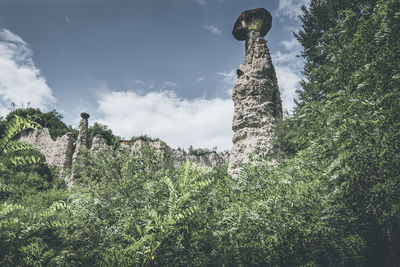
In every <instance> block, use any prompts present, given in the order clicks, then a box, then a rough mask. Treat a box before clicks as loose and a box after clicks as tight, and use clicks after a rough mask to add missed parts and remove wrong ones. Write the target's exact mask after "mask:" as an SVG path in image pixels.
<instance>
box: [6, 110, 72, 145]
mask: <svg viewBox="0 0 400 267" xmlns="http://www.w3.org/2000/svg"><path fill="white" fill-rule="evenodd" d="M15 115H18V116H20V117H23V118H27V117H28V116H29V117H31V118H33V121H35V122H36V123H38V124H40V125H41V126H42V127H43V128H47V129H49V133H50V136H51V138H52V139H53V140H56V139H57V137H60V136H63V135H64V134H66V133H67V132H72V133H73V134H74V137H75V138H76V137H77V136H78V131H77V130H75V129H73V128H72V127H71V126H67V125H66V124H65V123H64V122H62V118H63V116H62V115H61V114H60V113H58V112H57V111H56V110H52V111H49V112H46V113H42V112H41V111H40V110H39V109H37V108H26V109H22V108H19V109H15V110H13V111H11V112H10V113H9V114H8V115H7V116H6V118H5V120H4V121H2V122H0V130H1V129H2V128H4V125H5V124H6V123H8V122H9V121H10V120H11V119H12V118H13V117H14V116H15Z"/></svg>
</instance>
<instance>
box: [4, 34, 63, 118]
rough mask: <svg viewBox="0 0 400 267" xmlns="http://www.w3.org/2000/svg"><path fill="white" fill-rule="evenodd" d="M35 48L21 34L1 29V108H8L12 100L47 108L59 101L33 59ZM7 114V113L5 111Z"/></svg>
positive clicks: (19, 104)
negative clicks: (33, 49) (32, 48)
mask: <svg viewBox="0 0 400 267" xmlns="http://www.w3.org/2000/svg"><path fill="white" fill-rule="evenodd" d="M32 55H33V52H32V50H31V48H30V47H29V45H28V44H27V43H26V42H25V41H24V40H22V38H21V37H19V36H18V35H16V34H14V33H12V32H10V31H9V30H6V29H0V70H1V71H0V97H1V99H0V110H1V112H7V111H9V107H10V105H11V103H14V104H15V105H16V106H17V107H22V106H26V105H27V104H28V103H29V104H30V106H31V107H37V108H40V109H46V108H48V107H49V106H50V105H52V104H54V103H55V102H56V99H55V98H54V96H53V91H52V90H51V89H50V88H49V87H48V85H47V84H46V79H45V78H44V77H43V75H42V74H41V73H40V70H39V69H38V68H37V67H36V66H35V64H34V63H33V60H32ZM2 115H5V114H2Z"/></svg>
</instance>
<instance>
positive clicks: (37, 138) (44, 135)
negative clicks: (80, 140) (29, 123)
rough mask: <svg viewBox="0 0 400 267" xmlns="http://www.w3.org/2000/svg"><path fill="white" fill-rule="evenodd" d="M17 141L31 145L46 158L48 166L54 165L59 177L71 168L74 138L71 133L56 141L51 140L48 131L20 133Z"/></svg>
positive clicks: (45, 129)
mask: <svg viewBox="0 0 400 267" xmlns="http://www.w3.org/2000/svg"><path fill="white" fill-rule="evenodd" d="M19 141H22V142H27V143H29V144H32V145H33V146H34V147H36V149H38V150H39V151H40V152H42V153H43V154H44V155H45V157H46V163H47V164H48V165H55V166H57V167H58V168H60V170H61V176H63V175H64V171H65V170H66V169H69V168H71V166H72V154H73V153H74V138H73V136H72V133H67V134H65V135H63V136H61V137H59V138H57V140H56V141H53V139H51V136H50V133H49V130H48V129H47V128H44V129H43V130H41V131H37V130H35V131H29V132H25V133H22V134H21V136H20V138H19Z"/></svg>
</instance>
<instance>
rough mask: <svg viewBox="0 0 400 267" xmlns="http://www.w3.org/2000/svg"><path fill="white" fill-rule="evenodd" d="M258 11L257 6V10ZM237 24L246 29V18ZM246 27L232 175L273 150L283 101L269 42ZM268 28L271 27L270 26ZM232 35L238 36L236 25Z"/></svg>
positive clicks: (236, 102) (235, 90)
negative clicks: (244, 55)
mask: <svg viewBox="0 0 400 267" xmlns="http://www.w3.org/2000/svg"><path fill="white" fill-rule="evenodd" d="M259 10H260V9H256V11H257V12H258V11H259ZM249 11H250V15H252V14H257V12H255V10H249ZM249 11H245V12H249ZM264 11H265V12H268V11H266V10H265V9H262V12H264ZM245 12H243V13H242V15H241V16H240V17H239V19H241V18H242V19H243V17H244V18H245V19H247V23H248V22H249V19H248V17H246V16H243V14H244V13H245ZM268 14H269V13H268ZM245 15H246V14H245ZM259 17H260V16H259V15H258V18H259ZM239 19H238V20H239ZM243 21H244V20H243ZM251 21H252V20H250V22H251ZM267 22H268V21H267ZM269 23H270V22H269ZM236 24H238V25H240V26H241V28H240V30H241V31H242V32H243V25H244V26H246V21H244V22H242V23H238V22H236V23H235V26H236ZM259 25H260V24H259ZM261 25H262V24H261ZM247 26H248V28H249V29H250V30H249V31H248V33H247V38H245V40H246V58H245V61H244V63H243V64H241V65H240V67H239V69H238V70H237V78H236V82H235V86H234V88H233V91H232V99H233V102H234V107H235V110H234V117H233V124H232V129H233V131H234V136H233V148H232V151H231V154H230V157H229V167H228V172H229V174H230V175H232V176H233V177H237V175H238V173H239V171H240V169H241V167H242V165H243V164H245V163H247V162H249V161H250V159H254V160H257V158H259V157H263V156H267V155H269V154H270V153H271V152H272V144H271V140H272V138H273V128H274V125H275V124H276V122H277V121H279V120H281V119H282V101H281V98H280V94H279V88H278V82H277V79H276V74H275V69H274V66H273V65H272V61H271V56H270V54H269V50H268V47H267V45H266V43H267V42H266V40H265V39H264V38H263V37H262V36H259V35H260V33H259V32H260V31H255V30H254V27H250V26H251V25H249V24H247ZM264 28H265V26H264ZM267 28H268V29H269V28H270V25H269V27H267ZM254 33H256V36H254ZM233 34H234V35H235V28H234V31H233ZM265 34H266V32H265V33H264V35H265ZM245 36H246V35H245ZM235 37H236V36H235Z"/></svg>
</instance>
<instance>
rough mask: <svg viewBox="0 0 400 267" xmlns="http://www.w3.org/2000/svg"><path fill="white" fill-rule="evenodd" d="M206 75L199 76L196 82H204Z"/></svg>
mask: <svg viewBox="0 0 400 267" xmlns="http://www.w3.org/2000/svg"><path fill="white" fill-rule="evenodd" d="M205 78H206V77H204V76H200V77H199V78H197V80H196V82H198V83H199V82H202V81H204V79H205Z"/></svg>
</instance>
